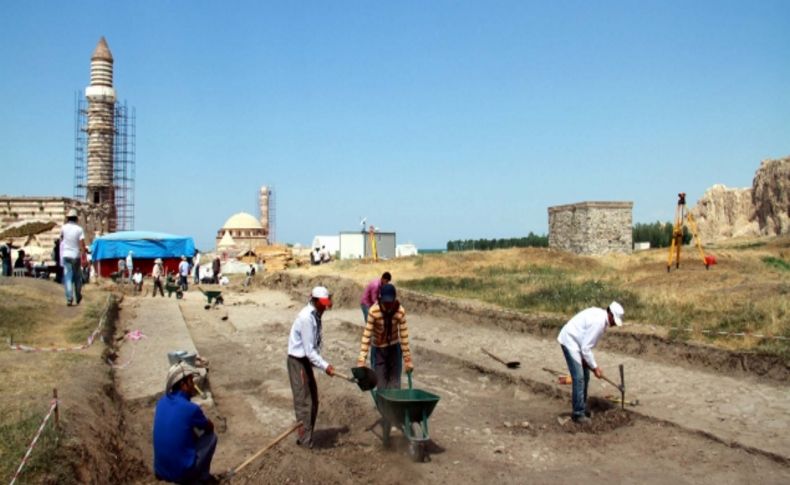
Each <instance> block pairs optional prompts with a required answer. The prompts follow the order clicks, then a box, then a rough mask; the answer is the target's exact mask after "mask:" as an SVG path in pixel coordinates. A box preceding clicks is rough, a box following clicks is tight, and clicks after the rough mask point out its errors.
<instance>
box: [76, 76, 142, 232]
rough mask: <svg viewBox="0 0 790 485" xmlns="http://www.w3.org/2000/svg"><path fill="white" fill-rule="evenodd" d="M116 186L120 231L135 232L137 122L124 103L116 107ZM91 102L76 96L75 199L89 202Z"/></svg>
mask: <svg viewBox="0 0 790 485" xmlns="http://www.w3.org/2000/svg"><path fill="white" fill-rule="evenodd" d="M114 120H115V123H114V133H113V186H114V189H115V190H114V195H115V211H116V227H115V230H117V231H131V230H134V205H135V204H134V182H135V169H136V167H135V165H136V147H137V122H136V111H135V108H134V107H129V106H128V105H127V103H126V102H125V101H124V102H123V103H120V102H116V103H115V107H114ZM87 131H88V102H87V100H86V99H85V98H83V97H82V93H81V92H79V91H78V92H76V93H75V94H74V198H75V199H77V200H82V201H86V202H90V201H88V200H87V166H86V165H87V162H86V160H87V150H88V148H87V146H88V136H87Z"/></svg>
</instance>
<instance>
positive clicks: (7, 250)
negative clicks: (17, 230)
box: [0, 238, 14, 276]
mask: <svg viewBox="0 0 790 485" xmlns="http://www.w3.org/2000/svg"><path fill="white" fill-rule="evenodd" d="M13 247H14V243H13V242H12V241H11V238H9V239H8V242H7V243H5V244H3V245H2V246H0V259H2V261H3V276H11V250H12V249H13Z"/></svg>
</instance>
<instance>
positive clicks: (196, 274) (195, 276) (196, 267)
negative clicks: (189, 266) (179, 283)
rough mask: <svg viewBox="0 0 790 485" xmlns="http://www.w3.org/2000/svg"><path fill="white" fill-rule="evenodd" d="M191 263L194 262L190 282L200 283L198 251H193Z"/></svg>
mask: <svg viewBox="0 0 790 485" xmlns="http://www.w3.org/2000/svg"><path fill="white" fill-rule="evenodd" d="M192 263H193V264H194V268H193V271H194V274H193V276H192V282H193V283H194V284H196V285H198V284H200V251H195V256H194V257H193V258H192Z"/></svg>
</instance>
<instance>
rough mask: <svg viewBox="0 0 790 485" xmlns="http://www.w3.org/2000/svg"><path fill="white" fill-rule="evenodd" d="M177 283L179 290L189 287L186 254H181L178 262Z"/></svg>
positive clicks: (185, 289)
mask: <svg viewBox="0 0 790 485" xmlns="http://www.w3.org/2000/svg"><path fill="white" fill-rule="evenodd" d="M178 285H179V286H180V287H181V291H187V289H189V261H187V257H186V256H181V262H180V263H178Z"/></svg>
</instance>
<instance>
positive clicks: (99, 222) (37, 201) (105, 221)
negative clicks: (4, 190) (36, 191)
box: [0, 196, 115, 259]
mask: <svg viewBox="0 0 790 485" xmlns="http://www.w3.org/2000/svg"><path fill="white" fill-rule="evenodd" d="M72 208H74V209H77V213H78V214H79V221H78V222H79V224H80V226H82V228H83V229H84V230H85V243H86V244H88V245H90V243H91V242H92V241H93V238H94V237H96V236H99V235H101V234H105V233H107V232H108V229H109V225H110V221H111V220H112V218H113V217H114V214H115V213H114V211H115V207H114V206H113V205H112V204H90V203H85V202H82V201H79V200H75V199H71V198H68V197H24V196H20V197H10V196H0V236H2V238H3V239H8V238H10V239H11V240H12V241H13V242H14V246H16V247H27V248H29V247H39V248H42V249H43V250H46V251H49V250H51V249H52V247H53V245H54V242H55V239H57V238H58V236H60V228H61V226H62V225H63V224H64V223H65V222H66V213H67V212H68V211H69V209H72ZM44 254H48V252H45V253H44ZM45 259H46V258H45Z"/></svg>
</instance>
